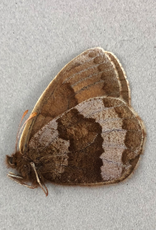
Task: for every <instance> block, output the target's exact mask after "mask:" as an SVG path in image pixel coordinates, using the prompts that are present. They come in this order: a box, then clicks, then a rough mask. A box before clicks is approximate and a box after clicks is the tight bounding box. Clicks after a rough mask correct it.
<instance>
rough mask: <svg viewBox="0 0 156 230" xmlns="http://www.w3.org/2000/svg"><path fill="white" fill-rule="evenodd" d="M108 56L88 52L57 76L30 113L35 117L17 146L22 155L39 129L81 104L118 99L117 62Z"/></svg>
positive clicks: (98, 51) (96, 49)
mask: <svg viewBox="0 0 156 230" xmlns="http://www.w3.org/2000/svg"><path fill="white" fill-rule="evenodd" d="M109 56H110V54H109V55H107V53H106V52H105V51H104V50H103V49H102V48H93V49H89V50H87V51H85V52H83V53H82V54H80V55H79V56H77V57H76V58H74V59H73V60H72V61H71V62H69V63H68V64H67V65H66V66H65V67H64V68H63V69H62V70H61V71H60V72H59V73H58V75H57V76H56V77H55V78H54V80H52V82H51V83H50V84H49V86H48V87H47V88H46V90H45V91H44V92H43V94H42V95H41V97H40V98H39V100H38V102H37V103H36V105H35V107H34V109H33V112H37V114H38V115H37V116H36V117H35V118H34V119H32V120H30V121H29V122H28V123H27V124H26V126H25V129H24V131H23V133H22V135H21V139H20V143H19V148H20V151H21V152H22V153H25V152H26V151H27V147H28V142H29V139H30V138H31V137H32V136H33V135H34V134H35V133H36V132H37V131H38V130H40V128H41V127H43V126H44V125H45V124H47V123H48V122H49V121H50V120H51V119H53V118H54V117H56V116H58V115H59V114H61V113H63V112H65V111H67V110H68V109H70V108H72V107H74V106H76V105H77V104H79V103H81V102H82V101H84V100H87V99H88V98H92V97H97V96H111V97H116V98H119V97H122V94H121V90H122V89H121V82H120V79H119V74H118V72H121V71H120V70H121V68H120V67H121V66H120V65H119V67H118V68H116V67H115V66H117V63H118V61H115V57H114V58H112V57H111V58H110V57H109ZM111 60H112V61H111ZM114 62H115V64H114ZM126 83H127V81H126V82H125V84H126Z"/></svg>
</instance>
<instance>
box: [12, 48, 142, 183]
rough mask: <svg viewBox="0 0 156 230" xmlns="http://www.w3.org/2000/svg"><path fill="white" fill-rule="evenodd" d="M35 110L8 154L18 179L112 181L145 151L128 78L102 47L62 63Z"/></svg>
mask: <svg viewBox="0 0 156 230" xmlns="http://www.w3.org/2000/svg"><path fill="white" fill-rule="evenodd" d="M33 112H37V116H36V117H35V118H34V119H32V120H31V121H29V122H28V123H27V124H26V127H25V129H24V131H23V134H22V136H21V140H20V146H19V148H20V151H19V152H17V153H15V154H13V155H12V156H11V157H9V156H7V163H8V165H9V166H11V167H12V168H16V169H17V171H18V172H19V174H20V175H21V178H20V179H19V178H16V181H18V182H19V183H21V184H24V185H25V183H27V182H31V183H32V186H33V187H37V186H38V185H40V186H41V184H44V183H45V182H47V181H50V182H54V183H58V184H67V185H98V184H99V185H100V184H111V183H116V182H119V181H122V180H123V179H125V178H126V177H128V176H129V175H130V174H131V172H132V171H133V170H134V168H135V166H136V164H137V162H138V160H139V157H140V154H141V153H142V151H143V146H144V140H145V129H144V125H143V122H142V121H141V119H140V118H139V117H138V115H137V114H136V112H134V110H133V109H132V107H131V106H130V90H129V84H128V81H127V78H126V77H125V74H124V71H123V69H122V67H121V65H120V64H119V62H118V60H117V59H116V58H115V56H113V54H111V53H107V52H104V51H103V50H102V49H101V48H94V49H90V50H88V51H85V52H84V53H82V54H81V55H79V56H78V57H76V58H75V59H73V60H72V61H71V62H70V63H69V64H68V65H67V66H65V67H64V69H63V70H62V71H61V72H60V73H59V74H58V75H57V76H56V78H55V79H54V80H53V81H52V82H51V83H50V85H49V86H48V88H47V89H46V90H45V92H44V93H43V95H42V96H41V97H40V99H39V101H38V102H37V104H36V106H35V107H34V110H33ZM15 162H16V165H15ZM17 162H18V163H17Z"/></svg>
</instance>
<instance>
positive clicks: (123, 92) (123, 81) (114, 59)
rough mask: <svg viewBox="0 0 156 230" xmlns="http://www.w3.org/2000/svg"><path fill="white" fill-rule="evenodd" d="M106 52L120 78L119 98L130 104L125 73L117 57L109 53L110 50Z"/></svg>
mask: <svg viewBox="0 0 156 230" xmlns="http://www.w3.org/2000/svg"><path fill="white" fill-rule="evenodd" d="M106 54H107V55H108V56H109V58H110V59H111V61H112V62H113V63H114V65H115V67H116V70H117V72H118V76H119V80H120V84H121V92H120V93H121V98H122V99H123V100H124V101H125V102H127V104H128V105H130V104H131V96H130V87H129V83H128V80H127V77H126V74H125V71H124V69H123V67H122V65H121V63H120V62H119V60H118V59H117V57H116V56H115V55H114V54H113V53H111V52H106Z"/></svg>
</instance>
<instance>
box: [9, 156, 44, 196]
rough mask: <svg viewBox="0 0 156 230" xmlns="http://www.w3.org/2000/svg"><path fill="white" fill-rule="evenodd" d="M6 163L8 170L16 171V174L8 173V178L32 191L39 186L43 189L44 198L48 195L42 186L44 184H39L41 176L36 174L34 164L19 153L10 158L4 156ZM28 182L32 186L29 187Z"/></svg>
mask: <svg viewBox="0 0 156 230" xmlns="http://www.w3.org/2000/svg"><path fill="white" fill-rule="evenodd" d="M6 163H7V166H8V167H9V168H13V169H16V170H17V171H18V174H14V173H12V172H9V173H8V177H9V178H11V179H12V180H14V181H16V182H17V183H20V184H22V185H24V186H26V187H28V188H32V189H33V188H36V187H38V186H40V187H41V188H42V189H43V191H44V193H45V194H46V196H47V195H48V189H47V188H46V186H45V185H44V182H42V183H41V175H39V172H37V169H36V166H35V163H34V162H32V161H30V160H29V159H28V158H27V157H25V156H24V155H22V154H21V153H20V152H16V153H14V154H12V155H11V156H8V155H7V156H6ZM42 179H43V178H42ZM29 182H30V183H31V184H32V185H29V184H28V183H29Z"/></svg>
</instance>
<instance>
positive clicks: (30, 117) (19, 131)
mask: <svg viewBox="0 0 156 230" xmlns="http://www.w3.org/2000/svg"><path fill="white" fill-rule="evenodd" d="M27 113H28V110H26V111H25V112H24V113H23V116H22V118H21V121H20V123H19V126H18V132H17V136H16V145H15V152H17V144H18V141H19V136H20V134H21V131H22V129H23V127H24V126H25V124H26V123H27V122H28V121H29V120H30V119H32V118H33V117H35V116H36V115H37V113H32V114H30V116H29V117H28V119H27V120H26V121H25V122H24V124H23V125H22V126H21V123H22V121H23V119H24V117H25V116H26V115H27Z"/></svg>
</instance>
